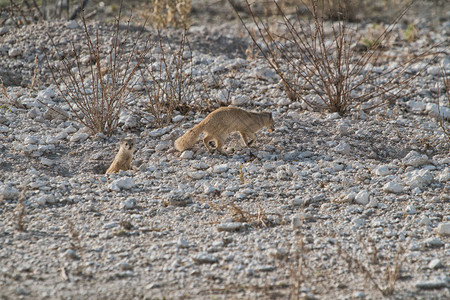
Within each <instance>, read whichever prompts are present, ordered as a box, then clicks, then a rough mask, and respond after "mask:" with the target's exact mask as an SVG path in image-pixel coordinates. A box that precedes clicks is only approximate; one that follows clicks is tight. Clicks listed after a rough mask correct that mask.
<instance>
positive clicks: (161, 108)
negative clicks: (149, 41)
mask: <svg viewBox="0 0 450 300" xmlns="http://www.w3.org/2000/svg"><path fill="white" fill-rule="evenodd" d="M158 37H159V42H158V45H157V47H155V49H157V52H159V53H156V54H154V55H153V56H152V63H150V64H146V65H145V67H144V68H142V69H141V71H140V72H141V77H142V80H143V85H144V89H145V93H146V96H147V99H148V101H147V106H146V108H145V111H146V112H147V113H149V114H150V115H151V119H150V121H151V123H153V125H155V126H156V127H164V126H167V125H169V124H170V123H171V121H172V116H173V113H174V111H175V110H178V111H180V112H182V113H184V114H186V113H187V112H188V111H189V110H190V109H191V107H190V104H191V103H192V101H193V100H194V89H195V83H194V79H193V77H192V76H191V72H190V69H191V68H192V61H191V57H190V56H189V57H188V58H186V57H184V56H183V55H184V54H185V51H186V50H188V48H189V47H188V46H189V45H188V41H187V37H186V30H184V31H183V33H182V36H181V39H180V41H179V42H178V43H177V44H176V46H172V45H170V44H169V45H168V46H166V45H165V44H164V43H163V34H162V33H161V31H158ZM188 52H189V51H188ZM189 53H190V52H189ZM144 117H145V116H144Z"/></svg>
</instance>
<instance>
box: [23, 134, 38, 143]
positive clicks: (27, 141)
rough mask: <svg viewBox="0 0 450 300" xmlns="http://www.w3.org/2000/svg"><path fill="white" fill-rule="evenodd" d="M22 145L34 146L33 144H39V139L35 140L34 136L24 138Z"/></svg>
mask: <svg viewBox="0 0 450 300" xmlns="http://www.w3.org/2000/svg"><path fill="white" fill-rule="evenodd" d="M23 143H24V144H26V145H35V144H37V143H39V139H38V138H36V137H35V136H32V135H31V136H27V137H26V138H25V140H24V141H23Z"/></svg>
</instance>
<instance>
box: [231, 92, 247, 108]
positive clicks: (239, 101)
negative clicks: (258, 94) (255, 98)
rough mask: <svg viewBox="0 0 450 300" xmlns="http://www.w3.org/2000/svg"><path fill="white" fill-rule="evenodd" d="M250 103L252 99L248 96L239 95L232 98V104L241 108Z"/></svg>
mask: <svg viewBox="0 0 450 300" xmlns="http://www.w3.org/2000/svg"><path fill="white" fill-rule="evenodd" d="M249 101H250V97H249V96H247V95H237V96H233V97H232V98H231V104H233V105H236V106H239V105H244V104H245V103H247V102H249Z"/></svg>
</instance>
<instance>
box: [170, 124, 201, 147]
mask: <svg viewBox="0 0 450 300" xmlns="http://www.w3.org/2000/svg"><path fill="white" fill-rule="evenodd" d="M202 132H203V122H200V123H199V124H197V125H195V126H194V127H192V128H191V129H189V130H188V131H187V132H186V133H185V134H183V136H181V137H179V138H178V139H177V140H176V141H175V149H177V150H178V151H180V152H183V151H184V150H186V149H189V148H192V146H194V145H195V143H196V142H197V140H198V137H199V135H200V134H201V133H202Z"/></svg>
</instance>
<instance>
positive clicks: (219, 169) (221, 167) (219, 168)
mask: <svg viewBox="0 0 450 300" xmlns="http://www.w3.org/2000/svg"><path fill="white" fill-rule="evenodd" d="M229 168H230V166H229V165H228V164H222V165H216V166H214V168H213V172H214V173H218V174H219V173H223V172H227V171H228V169H229Z"/></svg>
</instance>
